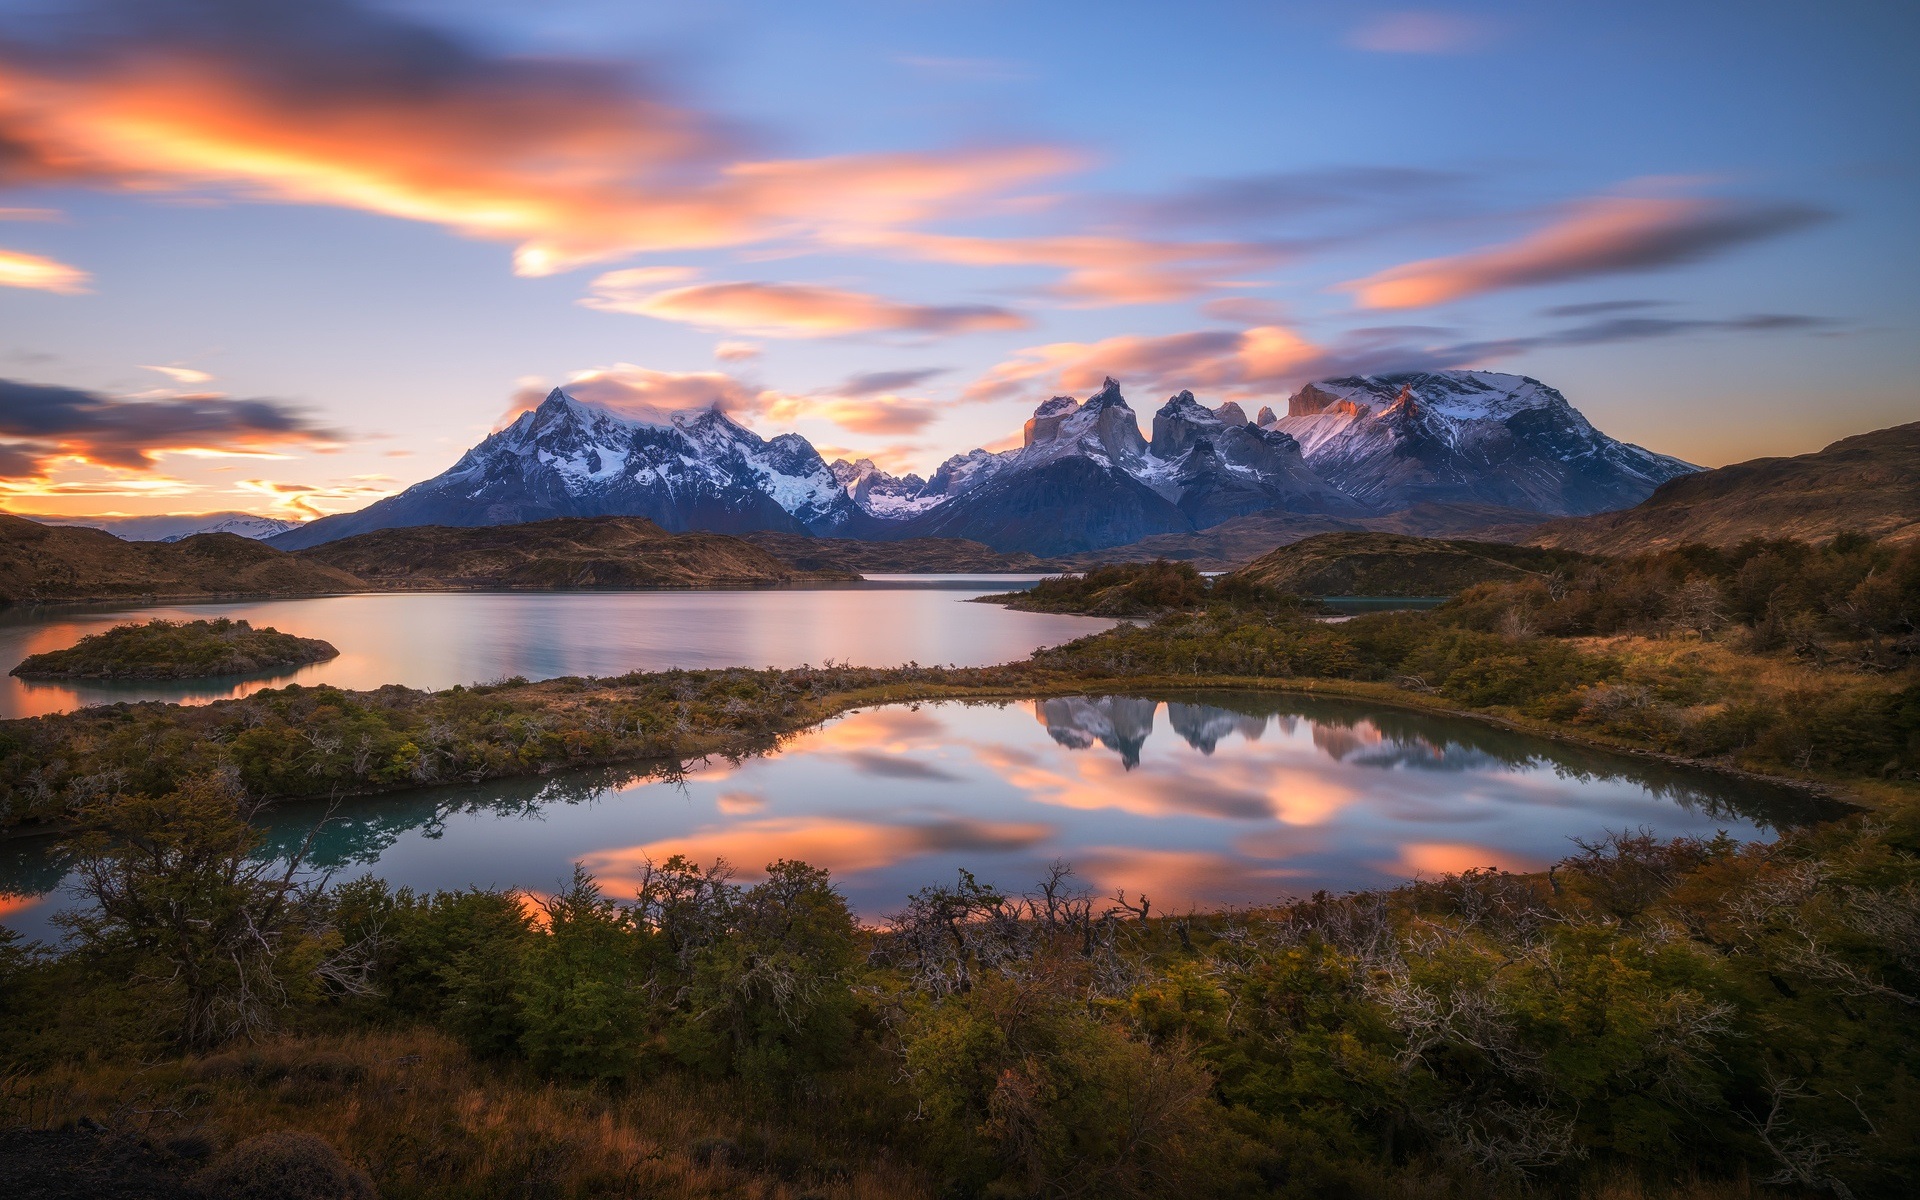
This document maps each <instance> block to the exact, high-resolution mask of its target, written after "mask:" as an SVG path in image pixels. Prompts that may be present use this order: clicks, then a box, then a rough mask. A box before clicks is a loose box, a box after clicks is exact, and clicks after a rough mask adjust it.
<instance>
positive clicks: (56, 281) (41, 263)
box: [0, 249, 93, 296]
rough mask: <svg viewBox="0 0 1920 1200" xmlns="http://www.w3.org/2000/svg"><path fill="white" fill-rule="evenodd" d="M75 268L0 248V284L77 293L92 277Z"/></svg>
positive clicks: (61, 292) (85, 286)
mask: <svg viewBox="0 0 1920 1200" xmlns="http://www.w3.org/2000/svg"><path fill="white" fill-rule="evenodd" d="M92 278H93V277H92V276H91V275H88V274H87V273H86V272H85V271H82V270H81V269H80V268H79V267H70V266H68V265H67V264H66V263H63V262H56V261H54V260H53V259H51V258H42V257H41V256H40V255H38V254H28V253H26V252H24V251H21V250H5V249H0V287H17V288H36V289H38V290H40V291H43V292H59V293H60V294H62V295H65V296H77V295H79V294H81V293H83V292H85V291H86V290H87V283H88V282H89V281H90V280H91V279H92Z"/></svg>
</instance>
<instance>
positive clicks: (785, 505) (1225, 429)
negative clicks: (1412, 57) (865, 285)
mask: <svg viewBox="0 0 1920 1200" xmlns="http://www.w3.org/2000/svg"><path fill="white" fill-rule="evenodd" d="M1149 428H1150V429H1151V431H1152V434H1151V437H1148V436H1146V435H1144V434H1143V433H1142V432H1141V421H1140V419H1139V417H1138V416H1137V415H1136V414H1135V412H1134V410H1133V409H1132V408H1131V407H1130V406H1129V405H1128V403H1127V401H1126V398H1125V397H1124V396H1123V395H1122V394H1121V390H1120V385H1119V384H1118V383H1116V382H1114V381H1113V380H1112V379H1108V380H1106V381H1105V383H1104V385H1103V386H1102V387H1101V388H1100V389H1099V390H1098V391H1097V392H1095V393H1094V394H1093V395H1091V396H1089V397H1087V398H1086V399H1085V400H1084V401H1081V400H1076V399H1075V398H1073V397H1071V396H1055V397H1052V398H1051V399H1049V400H1047V401H1045V402H1044V403H1042V404H1040V405H1039V406H1038V407H1037V408H1036V409H1035V410H1034V412H1033V416H1032V417H1031V418H1029V419H1028V421H1027V422H1026V425H1025V429H1024V431H1023V436H1022V440H1021V445H1019V446H1018V447H1015V448H1014V449H1011V450H1006V451H1002V452H998V453H996V452H992V451H988V450H984V449H975V450H972V451H969V452H968V453H966V454H963V455H955V456H953V457H952V458H949V459H948V460H947V461H946V462H944V463H942V464H941V466H940V467H939V469H938V470H936V471H935V472H934V473H933V474H932V475H931V476H930V477H928V478H925V479H922V478H920V477H919V476H918V475H904V476H895V475H892V474H889V473H888V472H886V471H884V470H881V469H879V468H878V467H877V466H875V464H874V463H873V462H872V461H871V460H869V459H862V460H859V461H854V462H849V461H846V460H840V461H837V462H835V463H833V464H828V463H826V462H825V461H824V460H823V459H822V458H821V456H820V455H819V454H818V453H817V452H816V451H815V450H814V448H813V446H812V445H811V444H810V443H809V442H808V441H807V440H806V439H805V438H803V437H801V436H800V435H798V434H792V433H788V434H782V435H779V436H777V437H774V438H771V439H763V438H761V437H760V436H759V435H757V434H755V433H754V432H752V431H751V430H748V429H746V428H745V427H744V426H742V425H740V424H738V423H737V422H735V421H733V420H732V419H730V418H729V417H728V416H727V415H726V414H725V413H724V412H722V411H721V410H720V409H719V408H718V406H717V405H716V406H712V407H708V408H705V409H698V410H694V411H675V412H657V411H651V410H643V411H633V410H623V411H620V412H615V411H613V410H610V409H607V408H602V407H598V406H594V405H589V404H585V403H582V402H581V401H579V400H577V399H575V398H573V397H572V396H569V395H568V394H567V393H566V391H565V390H564V389H561V388H555V389H554V390H553V392H552V393H550V394H549V395H548V396H547V398H546V400H545V401H544V402H543V403H541V404H540V405H539V407H537V408H535V409H533V410H531V411H529V412H526V413H523V414H521V415H520V416H519V417H518V418H517V419H516V420H515V421H514V422H513V423H512V424H510V425H508V426H507V427H506V428H504V429H501V430H499V431H498V432H496V433H494V434H492V435H490V436H489V437H488V438H486V439H485V440H484V441H482V442H481V443H480V444H479V445H477V446H475V447H474V448H473V449H472V450H469V451H468V452H467V453H466V454H465V455H464V456H463V457H462V458H461V459H460V461H459V462H457V463H455V464H454V466H453V467H452V468H451V469H449V470H448V471H447V472H445V473H444V474H442V475H440V476H437V477H435V478H433V479H430V480H427V481H425V482H423V483H419V484H415V485H414V486H413V487H411V488H408V489H407V490H406V491H404V492H402V493H400V494H399V495H397V496H393V497H389V498H388V499H385V500H381V501H379V502H378V503H376V504H373V505H370V506H369V507H368V508H365V509H362V510H361V511H360V512H357V513H346V514H341V515H339V516H336V517H327V518H322V519H321V520H318V521H315V522H312V523H310V524H309V525H306V526H303V527H301V528H300V529H297V530H294V531H291V532H289V533H286V534H282V535H280V536H279V537H276V538H275V539H273V542H274V544H275V545H277V546H282V547H284V548H289V549H293V548H300V547H304V546H313V545H318V544H320V543H323V542H325V541H328V540H331V539H334V538H339V537H343V536H349V535H351V534H355V533H364V532H369V531H372V530H375V529H381V528H391V527H403V526H408V525H420V524H439V525H454V526H481V525H495V524H507V523H517V522H525V521H534V520H543V519H550V518H553V517H562V516H602V515H631V516H642V517H646V518H648V519H649V520H652V521H655V522H656V523H658V524H659V525H660V526H662V527H663V528H665V529H668V530H672V531H685V530H694V529H705V530H712V531H716V532H724V533H747V532H759V531H771V532H776V533H787V534H796V535H807V536H813V537H829V538H856V539H863V540H869V541H893V540H897V539H908V538H940V539H961V540H966V541H974V542H980V543H984V544H985V545H987V546H989V547H991V548H992V549H993V550H995V551H998V552H1000V553H1003V554H1033V555H1039V556H1042V557H1053V556H1059V555H1069V554H1076V553H1090V552H1095V551H1099V550H1102V549H1105V548H1108V547H1114V546H1121V545H1126V544H1129V543H1134V542H1139V541H1141V540H1142V539H1147V538H1153V537H1157V536H1168V535H1186V534H1195V533H1197V532H1199V531H1204V530H1207V529H1211V528H1213V527H1215V526H1218V525H1221V524H1222V523H1225V522H1230V521H1235V520H1239V519H1243V518H1247V517H1250V516H1254V515H1256V514H1288V515H1291V516H1294V517H1313V518H1324V519H1325V520H1326V521H1327V522H1328V523H1336V522H1339V523H1344V522H1351V521H1359V520H1365V519H1369V518H1376V517H1380V516H1382V515H1384V514H1391V513H1395V512H1399V511H1402V510H1406V509H1409V508H1412V507H1414V506H1416V505H1434V504H1442V505H1447V504H1452V505H1477V506H1483V507H1484V506H1493V507H1498V508H1502V509H1508V510H1512V511H1514V512H1515V513H1518V514H1521V515H1522V516H1525V515H1529V514H1537V515H1538V516H1540V517H1543V518H1544V517H1557V516H1564V515H1568V514H1577V513H1590V512H1598V511H1605V510H1607V509H1611V508H1621V507H1626V506H1629V505H1632V504H1634V503H1637V502H1638V501H1639V500H1641V499H1644V498H1645V497H1646V496H1647V495H1648V494H1649V493H1651V492H1652V491H1653V489H1654V488H1655V487H1656V486H1658V485H1659V484H1660V483H1662V482H1664V481H1665V480H1667V479H1670V478H1674V477H1675V476H1677V475H1680V474H1684V473H1686V472H1689V471H1692V470H1693V469H1694V468H1693V467H1691V466H1689V465H1688V464H1686V463H1683V462H1681V461H1679V460H1678V459H1673V458H1669V457H1667V456H1664V455H1659V454H1654V453H1652V452H1650V451H1647V450H1643V449H1641V448H1640V447H1638V446H1633V445H1629V444H1627V443H1623V442H1619V441H1616V440H1614V439H1612V438H1609V437H1607V436H1606V435H1605V434H1602V433H1600V432H1599V431H1598V430H1596V429H1595V428H1594V427H1593V426H1592V424H1591V423H1590V422H1588V421H1587V420H1586V418H1585V417H1583V416H1581V415H1580V413H1579V412H1578V411H1577V410H1576V409H1574V408H1573V406H1572V405H1571V404H1569V403H1568V402H1567V400H1566V398H1565V397H1564V396H1562V395H1561V394H1560V393H1559V392H1557V391H1555V390H1554V389H1552V388H1550V387H1547V386H1546V385H1544V384H1542V383H1540V382H1539V381H1538V380H1534V379H1529V378H1526V377H1524V376H1515V375H1501V374H1495V373H1491V372H1475V371H1447V372H1424V373H1418V374H1409V375H1382V376H1365V377H1362V376H1351V377H1345V378H1341V379H1332V380H1322V381H1319V382H1317V383H1312V384H1308V385H1307V386H1305V387H1303V388H1301V389H1300V390H1299V391H1298V392H1296V393H1295V394H1294V395H1293V396H1292V397H1291V398H1290V399H1289V401H1288V412H1287V416H1285V417H1278V416H1276V415H1275V414H1274V413H1273V411H1272V409H1271V408H1263V409H1262V410H1261V411H1260V414H1259V419H1258V420H1254V421H1249V420H1248V419H1247V416H1246V412H1245V410H1244V409H1243V408H1242V407H1241V406H1240V405H1238V404H1237V403H1234V402H1232V401H1228V402H1226V403H1223V404H1220V405H1218V406H1216V407H1213V408H1208V407H1207V406H1205V405H1203V404H1201V403H1200V402H1199V401H1198V400H1197V399H1196V398H1195V397H1194V395H1193V393H1191V392H1187V391H1182V392H1180V393H1177V394H1176V395H1174V396H1172V397H1171V398H1169V399H1168V400H1167V401H1166V402H1165V403H1164V404H1163V405H1162V406H1161V407H1160V408H1159V409H1158V410H1157V411H1156V412H1154V414H1153V415H1152V418H1151V421H1150V423H1149Z"/></svg>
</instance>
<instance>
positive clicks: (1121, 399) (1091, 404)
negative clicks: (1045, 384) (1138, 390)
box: [1016, 378, 1147, 464]
mask: <svg viewBox="0 0 1920 1200" xmlns="http://www.w3.org/2000/svg"><path fill="white" fill-rule="evenodd" d="M1025 441H1026V444H1025V445H1024V446H1023V447H1022V448H1021V450H1020V452H1019V453H1018V455H1017V456H1016V457H1017V458H1018V459H1019V460H1020V461H1022V462H1026V463H1029V464H1037V463H1041V462H1048V461H1051V460H1053V459H1054V458H1057V457H1060V456H1061V455H1067V454H1085V455H1090V456H1093V457H1096V458H1104V459H1106V460H1108V461H1109V462H1112V463H1125V462H1132V461H1134V460H1136V459H1138V458H1140V457H1141V456H1142V455H1144V454H1145V453H1146V452H1147V439H1146V438H1144V437H1142V436H1141V435H1140V422H1139V421H1138V420H1137V419H1136V418H1135V417H1134V415H1133V409H1131V408H1129V407H1128V406H1127V400H1126V397H1125V396H1123V395H1121V394H1120V385H1119V384H1118V383H1116V382H1114V381H1113V380H1112V379H1111V378H1109V379H1108V380H1106V382H1105V383H1103V384H1102V385H1101V387H1100V390H1099V391H1097V392H1095V393H1094V394H1093V395H1091V396H1089V397H1087V399H1086V402H1085V403H1084V404H1076V403H1074V400H1073V397H1071V396H1055V397H1053V398H1052V399H1051V400H1048V401H1047V402H1046V403H1045V404H1042V405H1041V406H1040V407H1039V408H1037V409H1035V410H1034V412H1033V417H1032V419H1031V420H1029V421H1028V422H1027V426H1026V439H1025Z"/></svg>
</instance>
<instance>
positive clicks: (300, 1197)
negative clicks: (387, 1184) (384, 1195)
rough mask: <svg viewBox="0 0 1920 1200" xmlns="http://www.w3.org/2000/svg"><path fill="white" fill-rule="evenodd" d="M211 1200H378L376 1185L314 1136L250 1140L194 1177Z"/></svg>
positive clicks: (270, 1135) (288, 1134)
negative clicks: (374, 1198)
mask: <svg viewBox="0 0 1920 1200" xmlns="http://www.w3.org/2000/svg"><path fill="white" fill-rule="evenodd" d="M194 1184H195V1186H196V1187H197V1188H198V1189H199V1190H200V1192H201V1193H203V1194H204V1195H206V1196H207V1197H208V1198H209V1200H373V1197H374V1195H375V1192H374V1188H373V1181H372V1180H371V1179H368V1178H367V1174H366V1172H364V1171H362V1170H360V1169H359V1168H358V1167H354V1166H351V1165H349V1164H348V1163H347V1162H346V1160H344V1159H342V1158H341V1157H340V1153H339V1151H337V1150H335V1149H334V1148H333V1147H332V1146H330V1145H328V1144H327V1143H326V1141H325V1140H323V1139H321V1138H318V1137H315V1136H314V1135H313V1134H311V1133H297V1132H286V1133H268V1134H263V1135H261V1136H260V1137H256V1138H249V1139H248V1140H246V1141H244V1142H241V1143H240V1144H239V1145H237V1146H235V1147H234V1148H233V1149H231V1150H229V1151H227V1152H226V1153H225V1154H222V1155H220V1156H219V1157H218V1158H216V1159H214V1160H213V1162H212V1163H210V1164H208V1165H207V1166H206V1168H204V1169H203V1170H201V1171H200V1173H199V1174H198V1175H196V1176H195V1177H194Z"/></svg>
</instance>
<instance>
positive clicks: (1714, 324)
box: [965, 313, 1836, 401]
mask: <svg viewBox="0 0 1920 1200" xmlns="http://www.w3.org/2000/svg"><path fill="white" fill-rule="evenodd" d="M1834 328H1836V323H1835V322H1833V321H1831V320H1829V319H1827V318H1823V317H1816V316H1806V315H1801V314H1793V313H1753V314H1748V315H1745V316H1738V317H1724V318H1662V317H1634V316H1607V317H1603V318H1602V319H1599V320H1592V321H1585V322H1581V323H1578V324H1575V325H1571V326H1568V327H1566V328H1562V329H1557V330H1550V331H1548V332H1545V333H1537V334H1527V335H1523V336H1517V337H1509V338H1499V339H1487V340H1464V339H1462V338H1461V337H1460V336H1459V334H1458V332H1457V331H1455V330H1450V329H1447V328H1443V327H1438V326H1432V325H1383V326H1374V327H1369V328H1361V329H1350V330H1348V331H1346V332H1345V333H1344V334H1342V335H1340V336H1339V337H1337V338H1334V339H1331V340H1330V341H1328V342H1326V343H1315V342H1312V341H1309V340H1308V339H1306V338H1305V337H1303V336H1302V335H1300V334H1299V333H1298V332H1296V331H1294V330H1292V329H1290V328H1287V327H1286V326H1282V325H1258V326H1254V327H1251V328H1247V329H1239V330H1234V329H1209V330H1196V331H1192V332H1187V333H1174V334H1167V335H1162V336H1146V335H1140V334H1129V335H1123V336H1120V337H1112V338H1107V339H1105V340H1102V341H1098V342H1055V343H1052V344H1050V345H1045V346H1034V347H1030V348H1028V349H1025V350H1022V351H1020V352H1019V353H1017V354H1016V355H1014V356H1013V357H1012V358H1010V359H1007V360H1006V361H1004V362H1001V363H999V364H998V365H996V366H994V367H993V368H992V369H990V370H988V371H987V372H985V373H983V374H982V375H981V376H980V377H979V378H977V379H976V380H974V382H973V383H971V384H970V385H968V387H967V389H966V391H965V397H966V399H968V400H976V401H988V400H1001V399H1011V398H1016V397H1024V398H1027V399H1032V398H1035V397H1037V396H1039V395H1044V394H1053V393H1060V392H1072V393H1084V392H1087V391H1090V390H1092V389H1093V388H1095V387H1097V386H1098V385H1099V383H1100V381H1101V380H1102V379H1103V378H1105V377H1107V376H1112V377H1113V378H1115V379H1118V380H1120V381H1121V383H1122V384H1124V385H1126V386H1127V387H1128V388H1130V389H1139V388H1145V389H1147V390H1148V391H1149V392H1168V393H1170V392H1174V391H1178V390H1180V389H1183V388H1191V389H1193V390H1195V391H1207V392H1211V393H1212V394H1213V395H1215V396H1218V397H1222V398H1226V399H1253V398H1259V397H1274V396H1279V395H1284V394H1286V393H1287V392H1290V391H1292V390H1294V389H1295V388H1298V387H1299V386H1300V385H1301V384H1303V383H1307V382H1310V381H1312V380H1314V379H1324V378H1327V377H1329V376H1337V375H1353V374H1378V373H1382V372H1388V371H1430V370H1443V369H1447V368H1454V367H1485V366H1490V365H1493V364H1495V363H1497V362H1498V361H1500V360H1502V359H1507V358H1513V357H1516V356H1519V355H1522V354H1525V353H1527V352H1529V351H1533V350H1542V349H1549V348H1553V347H1561V346H1596V345H1607V344H1616V343H1626V342H1638V341H1651V340H1659V339H1668V338H1680V337H1688V336H1694V335H1720V334H1730V333H1788V332H1806V333H1819V332H1822V331H1826V330H1831V329H1834Z"/></svg>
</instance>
